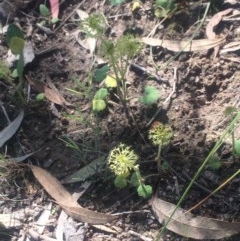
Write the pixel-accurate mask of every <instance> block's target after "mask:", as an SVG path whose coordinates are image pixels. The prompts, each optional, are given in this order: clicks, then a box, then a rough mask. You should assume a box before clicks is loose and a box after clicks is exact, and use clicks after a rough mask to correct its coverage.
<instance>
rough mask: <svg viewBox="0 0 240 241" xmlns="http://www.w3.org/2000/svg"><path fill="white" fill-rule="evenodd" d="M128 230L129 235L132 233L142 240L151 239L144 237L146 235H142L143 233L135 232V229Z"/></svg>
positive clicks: (150, 240)
mask: <svg viewBox="0 0 240 241" xmlns="http://www.w3.org/2000/svg"><path fill="white" fill-rule="evenodd" d="M128 232H129V233H130V234H131V235H134V236H136V237H138V238H140V239H141V240H143V241H153V239H152V238H148V237H146V236H144V235H142V234H140V233H137V232H135V231H132V230H129V231H128Z"/></svg>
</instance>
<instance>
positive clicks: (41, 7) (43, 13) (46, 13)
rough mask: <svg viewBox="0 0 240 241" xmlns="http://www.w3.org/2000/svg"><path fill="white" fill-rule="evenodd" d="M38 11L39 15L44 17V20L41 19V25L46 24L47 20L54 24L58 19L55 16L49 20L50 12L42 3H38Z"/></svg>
mask: <svg viewBox="0 0 240 241" xmlns="http://www.w3.org/2000/svg"><path fill="white" fill-rule="evenodd" d="M39 12H40V14H41V16H42V17H43V18H44V19H45V20H43V21H41V23H40V24H41V25H46V23H47V22H51V23H52V24H55V23H57V22H58V21H59V19H58V18H57V17H53V18H52V19H51V20H50V15H51V12H50V10H49V9H48V7H47V6H46V5H44V4H40V5H39ZM46 20H47V21H46Z"/></svg>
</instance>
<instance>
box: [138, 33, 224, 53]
mask: <svg viewBox="0 0 240 241" xmlns="http://www.w3.org/2000/svg"><path fill="white" fill-rule="evenodd" d="M224 41H225V37H223V38H219V39H199V40H192V41H189V40H182V41H172V40H164V39H157V38H148V37H143V38H141V42H143V43H145V44H148V45H150V46H162V47H163V48H166V49H168V50H171V51H175V52H179V51H183V52H189V51H202V50H208V49H211V48H214V47H216V46H218V45H220V44H222V43H223V42H224Z"/></svg>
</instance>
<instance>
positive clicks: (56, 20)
mask: <svg viewBox="0 0 240 241" xmlns="http://www.w3.org/2000/svg"><path fill="white" fill-rule="evenodd" d="M58 21H59V18H56V17H54V18H52V19H51V23H52V24H56V23H57V22H58Z"/></svg>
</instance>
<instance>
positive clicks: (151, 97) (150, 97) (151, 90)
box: [140, 86, 160, 105]
mask: <svg viewBox="0 0 240 241" xmlns="http://www.w3.org/2000/svg"><path fill="white" fill-rule="evenodd" d="M159 98H160V93H159V91H158V90H157V89H156V88H155V87H154V86H146V87H145V89H144V92H143V95H142V96H141V97H140V101H141V103H142V104H145V105H153V104H156V103H157V101H158V99H159Z"/></svg>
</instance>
